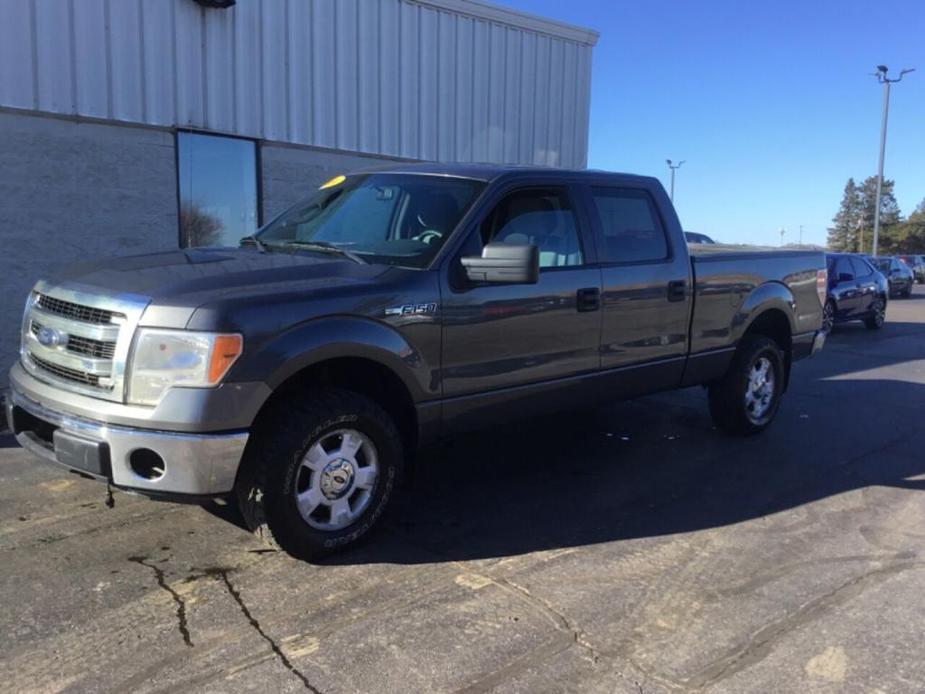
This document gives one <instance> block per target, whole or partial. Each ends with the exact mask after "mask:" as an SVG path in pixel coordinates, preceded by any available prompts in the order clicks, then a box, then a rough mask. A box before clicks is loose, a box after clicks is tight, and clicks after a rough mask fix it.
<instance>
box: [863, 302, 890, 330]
mask: <svg viewBox="0 0 925 694" xmlns="http://www.w3.org/2000/svg"><path fill="white" fill-rule="evenodd" d="M885 321H886V301H884V300H883V299H877V300H876V301H874V305H873V306H871V310H870V316H869V317H867V318H865V319H864V325H865V326H866V327H867V329H868V330H880V328H882V327H883V323H884V322H885Z"/></svg>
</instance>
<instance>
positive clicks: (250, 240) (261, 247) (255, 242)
mask: <svg viewBox="0 0 925 694" xmlns="http://www.w3.org/2000/svg"><path fill="white" fill-rule="evenodd" d="M238 244H239V245H241V246H254V247H255V248H256V249H257V250H258V251H260V252H261V253H266V252H267V245H266V244H265V243H264V242H263V241H261V240H260V239H258V238H257V237H256V236H253V235H251V236H245V237H244V238H243V239H241V240H240V241H238Z"/></svg>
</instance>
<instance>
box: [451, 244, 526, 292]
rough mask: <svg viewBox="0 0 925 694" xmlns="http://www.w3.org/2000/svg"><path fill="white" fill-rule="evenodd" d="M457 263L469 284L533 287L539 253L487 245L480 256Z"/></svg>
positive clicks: (520, 248) (512, 247) (520, 247)
mask: <svg viewBox="0 0 925 694" xmlns="http://www.w3.org/2000/svg"><path fill="white" fill-rule="evenodd" d="M460 262H462V265H463V268H465V270H466V277H468V278H469V280H470V281H472V282H490V283H492V284H536V283H537V281H538V280H539V278H540V252H539V249H538V248H537V247H536V246H515V245H512V244H507V243H489V244H488V245H487V246H485V248H483V249H482V255H481V256H474V255H473V256H468V257H465V258H461V259H460Z"/></svg>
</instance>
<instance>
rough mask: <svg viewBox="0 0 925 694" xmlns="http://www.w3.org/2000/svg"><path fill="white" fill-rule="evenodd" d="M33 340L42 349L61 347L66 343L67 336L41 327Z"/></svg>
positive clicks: (46, 327) (52, 329)
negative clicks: (35, 340) (37, 342)
mask: <svg viewBox="0 0 925 694" xmlns="http://www.w3.org/2000/svg"><path fill="white" fill-rule="evenodd" d="M35 339H37V340H38V341H39V344H40V345H42V346H43V347H61V346H63V345H65V344H66V343H67V335H65V334H64V333H62V332H59V331H57V330H55V329H54V328H49V327H48V326H42V327H41V328H40V329H39V332H38V334H37V335H36V336H35Z"/></svg>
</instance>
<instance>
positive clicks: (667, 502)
mask: <svg viewBox="0 0 925 694" xmlns="http://www.w3.org/2000/svg"><path fill="white" fill-rule="evenodd" d="M897 338H898V339H897ZM923 347H925V324H920V323H895V322H894V323H888V325H887V327H886V328H885V329H884V330H883V331H881V332H879V333H871V332H869V331H867V330H866V329H865V328H864V327H863V326H861V325H860V324H858V325H857V329H855V326H854V325H850V324H849V325H846V326H840V327H839V328H838V329H837V330H836V331H835V333H834V334H833V335H832V336H831V337H830V339H829V346H828V347H827V349H826V350H825V351H824V352H823V353H822V354H821V355H820V356H818V357H817V358H815V359H813V360H810V361H808V362H801V363H800V364H798V365H797V366H796V367H795V369H794V375H793V379H792V384H791V388H790V391H789V392H788V394H787V396H786V397H785V400H784V402H783V405H782V407H781V411H780V413H779V415H778V418H777V421H775V423H774V424H773V425H772V426H771V427H770V428H769V429H768V430H767V431H766V432H764V433H763V434H761V435H759V436H755V437H751V438H746V439H737V438H731V437H727V436H724V435H723V434H721V433H720V432H719V431H716V430H715V429H713V427H712V423H711V421H710V416H709V412H708V410H707V403H706V397H705V393H704V391H703V389H701V388H694V389H688V390H685V391H678V392H674V393H665V394H660V395H655V396H650V397H647V398H643V399H640V400H636V401H632V402H624V403H617V404H613V405H609V406H606V407H602V408H598V409H595V410H592V411H586V412H573V413H566V414H561V415H557V416H551V417H545V418H542V419H535V420H530V421H526V422H520V423H517V424H511V425H508V426H499V427H496V428H494V429H492V430H489V431H485V432H480V433H477V434H472V435H469V436H465V437H462V438H460V439H457V440H455V441H454V442H452V443H451V444H449V445H448V446H446V447H442V448H439V449H434V450H430V451H426V452H424V453H422V455H421V457H420V459H419V462H418V464H417V466H416V474H415V477H414V480H413V483H412V484H411V485H410V489H407V490H405V492H404V494H403V495H402V497H401V499H400V501H399V503H398V507H397V508H396V509H395V511H394V512H393V513H392V514H391V517H390V520H389V521H388V522H387V523H386V524H385V528H384V529H382V530H380V531H379V532H376V533H374V536H373V537H372V538H371V539H370V541H369V542H367V543H365V544H364V545H362V546H360V547H358V548H356V549H354V550H350V551H347V552H344V553H342V554H339V555H336V556H334V557H332V558H330V559H327V560H325V563H330V564H363V563H377V562H393V563H407V564H416V563H430V562H440V561H456V560H470V559H486V558H492V557H509V556H512V555H519V554H525V553H529V552H537V551H543V550H553V549H559V548H566V547H577V546H587V545H593V544H597V543H605V542H613V541H617V540H625V539H633V538H641V537H655V536H662V535H669V534H675V533H685V532H691V531H696V530H702V529H708V528H716V527H721V526H726V525H730V524H734V523H738V522H742V521H747V520H750V519H755V518H759V517H762V516H766V515H768V514H773V513H776V512H779V511H783V510H786V509H792V508H795V507H798V506H801V505H804V504H808V503H811V502H813V501H816V500H820V499H823V498H827V497H830V496H832V495H836V494H841V493H843V492H847V491H850V490H855V489H861V488H864V487H869V486H874V485H883V486H892V487H902V488H906V489H921V490H925V456H923V455H922V450H923V449H925V426H923V424H922V421H921V420H920V419H918V415H917V414H916V413H920V412H923V411H925V379H923V377H922V375H921V367H919V369H920V370H919V375H918V376H916V371H915V369H914V368H911V367H909V366H903V363H904V362H908V361H912V360H916V359H921V358H923V356H925V349H923ZM916 377H917V378H918V379H919V380H920V381H921V382H914V381H912V380H905V379H907V378H909V379H912V378H916ZM919 475H923V478H922V479H915V478H916V477H917V476H919Z"/></svg>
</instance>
